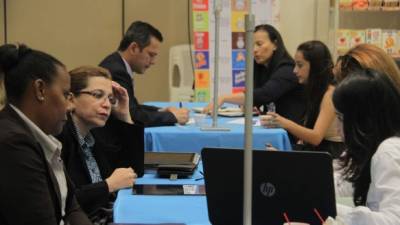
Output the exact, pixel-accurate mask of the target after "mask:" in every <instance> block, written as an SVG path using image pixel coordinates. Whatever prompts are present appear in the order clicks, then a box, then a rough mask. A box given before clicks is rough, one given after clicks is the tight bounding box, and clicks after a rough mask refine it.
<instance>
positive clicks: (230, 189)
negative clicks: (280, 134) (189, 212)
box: [202, 148, 336, 225]
mask: <svg viewBox="0 0 400 225" xmlns="http://www.w3.org/2000/svg"><path fill="white" fill-rule="evenodd" d="M243 153H244V151H243V150H238V149H218V148H205V149H203V151H202V160H203V168H204V177H205V184H206V193H207V206H208V214H209V219H210V221H211V223H212V224H214V225H226V224H229V225H236V224H242V221H243ZM252 189H253V198H252V200H253V201H252V222H253V225H265V224H269V225H282V224H283V223H284V222H285V218H284V216H283V214H284V213H286V215H287V216H288V217H289V220H290V221H293V222H294V221H296V222H306V223H309V224H312V225H314V224H315V225H320V224H321V221H320V220H319V218H318V216H317V215H316V213H315V210H317V211H318V212H319V214H320V215H321V216H322V218H323V219H326V218H327V217H328V216H332V217H335V216H336V205H335V191H334V182H333V169H332V159H331V156H330V155H329V154H327V153H321V152H303V151H302V152H279V151H256V150H254V151H253V188H252ZM314 209H315V210H314Z"/></svg>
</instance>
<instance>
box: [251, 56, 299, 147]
mask: <svg viewBox="0 0 400 225" xmlns="http://www.w3.org/2000/svg"><path fill="white" fill-rule="evenodd" d="M293 68H294V62H293V61H292V60H289V59H282V60H281V61H280V62H278V63H277V64H276V65H275V66H274V67H273V68H271V67H265V66H264V65H260V64H257V63H254V98H253V100H254V105H255V106H261V105H264V111H266V105H267V104H268V103H270V102H274V103H275V106H276V112H277V113H278V114H279V115H281V116H283V117H285V118H288V119H290V120H292V121H294V122H296V123H297V124H303V121H304V113H305V110H306V98H305V92H304V86H303V85H301V84H299V82H298V78H297V77H296V75H295V74H294V73H293ZM289 138H290V140H291V142H292V144H294V143H295V142H296V141H297V138H295V137H294V136H293V135H291V134H289Z"/></svg>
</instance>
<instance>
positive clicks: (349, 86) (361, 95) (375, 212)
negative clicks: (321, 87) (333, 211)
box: [333, 69, 400, 225]
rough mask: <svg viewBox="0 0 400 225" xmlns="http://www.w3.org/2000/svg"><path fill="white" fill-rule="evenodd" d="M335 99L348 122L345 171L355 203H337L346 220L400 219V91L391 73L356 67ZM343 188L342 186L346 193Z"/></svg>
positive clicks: (377, 222) (374, 223)
mask: <svg viewBox="0 0 400 225" xmlns="http://www.w3.org/2000/svg"><path fill="white" fill-rule="evenodd" d="M333 104H334V106H335V108H336V111H337V114H338V118H339V120H341V121H342V122H343V126H342V133H343V137H344V140H345V144H346V147H347V148H346V151H345V153H344V154H343V155H342V157H341V158H340V165H341V168H342V173H341V176H342V178H343V179H344V180H347V181H349V182H350V183H351V184H352V186H353V190H352V191H351V193H348V194H349V195H351V196H352V197H353V201H354V205H355V206H356V207H354V208H351V207H345V206H342V205H338V216H337V220H340V221H342V222H344V224H346V225H361V224H362V225H395V224H396V225H397V224H400V188H399V186H400V116H399V115H400V93H399V91H398V88H397V86H396V85H395V83H394V82H392V80H391V79H390V78H389V76H387V75H385V74H383V73H379V72H376V71H373V70H369V69H366V70H358V71H354V72H351V74H348V76H347V77H346V78H345V79H344V80H343V81H342V82H341V83H340V84H339V85H338V86H337V88H336V89H335V91H334V94H333ZM341 194H342V195H343V194H345V193H343V191H342V192H341Z"/></svg>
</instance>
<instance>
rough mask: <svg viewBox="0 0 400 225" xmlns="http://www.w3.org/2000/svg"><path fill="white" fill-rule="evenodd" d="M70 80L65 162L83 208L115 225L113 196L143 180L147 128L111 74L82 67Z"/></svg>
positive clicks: (98, 221)
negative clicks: (134, 116)
mask: <svg viewBox="0 0 400 225" xmlns="http://www.w3.org/2000/svg"><path fill="white" fill-rule="evenodd" d="M70 77H71V92H72V94H73V96H72V98H71V100H70V102H71V105H72V108H73V110H72V111H71V113H70V114H69V116H68V121H67V123H66V125H65V126H64V129H63V132H62V133H61V135H59V136H58V138H59V140H60V141H61V142H62V143H63V145H64V148H63V154H62V158H63V160H64V163H65V166H66V169H67V171H68V173H69V175H70V176H71V178H72V180H73V181H74V183H75V185H76V188H77V191H76V195H77V198H78V201H79V203H80V204H81V206H82V208H83V209H84V210H85V211H86V213H88V215H89V217H90V219H91V220H92V221H93V222H95V223H96V224H103V223H106V222H110V221H109V220H110V218H111V213H112V205H110V204H109V203H110V202H112V201H113V200H114V199H115V196H114V192H116V191H117V190H119V189H122V188H128V187H132V185H133V184H134V182H135V180H136V178H137V176H138V175H139V176H142V175H143V160H144V147H143V126H140V125H136V124H133V122H132V118H131V116H130V114H129V97H128V94H127V92H126V90H125V89H124V88H123V87H121V86H120V85H119V84H118V83H115V82H113V81H112V80H111V75H110V73H109V72H108V71H107V70H106V69H103V68H100V67H93V66H82V67H79V68H76V69H74V70H72V71H70ZM110 116H111V118H110ZM108 120H114V121H112V122H110V121H108ZM107 121H108V122H107ZM103 126H105V127H103ZM101 127H103V128H101ZM95 128H96V129H95Z"/></svg>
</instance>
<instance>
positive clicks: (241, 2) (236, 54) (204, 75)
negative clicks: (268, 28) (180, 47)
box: [192, 0, 279, 102]
mask: <svg viewBox="0 0 400 225" xmlns="http://www.w3.org/2000/svg"><path fill="white" fill-rule="evenodd" d="M215 1H219V2H220V4H221V5H222V11H221V14H220V24H219V29H220V33H219V34H220V39H219V40H217V41H218V44H219V52H220V54H219V56H218V66H219V67H218V68H219V76H218V77H219V95H222V94H231V93H238V92H243V91H244V87H245V70H246V50H245V33H244V32H245V15H246V14H247V11H248V8H249V7H248V6H247V1H246V0H192V10H193V12H192V15H193V46H194V52H193V56H194V64H195V65H194V66H195V100H196V101H199V102H203V101H204V102H208V101H210V100H211V97H212V95H211V93H212V90H213V82H212V81H213V79H214V46H215V15H214V2H215ZM252 10H253V12H252V13H253V14H254V15H255V21H256V25H258V24H265V23H268V24H272V25H273V26H275V27H277V28H278V29H279V27H278V23H279V0H252Z"/></svg>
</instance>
